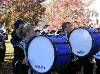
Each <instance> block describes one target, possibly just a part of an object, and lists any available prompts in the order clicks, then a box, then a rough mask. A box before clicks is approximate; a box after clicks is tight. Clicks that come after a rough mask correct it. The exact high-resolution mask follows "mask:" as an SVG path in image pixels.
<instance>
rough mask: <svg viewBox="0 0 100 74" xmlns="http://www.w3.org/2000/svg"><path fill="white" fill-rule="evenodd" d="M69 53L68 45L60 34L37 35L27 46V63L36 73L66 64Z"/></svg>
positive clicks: (68, 59)
mask: <svg viewBox="0 0 100 74" xmlns="http://www.w3.org/2000/svg"><path fill="white" fill-rule="evenodd" d="M70 54H71V49H70V46H69V44H68V43H67V41H66V40H65V39H64V38H63V37H61V36H37V37H35V38H34V39H32V41H31V42H30V45H29V47H28V59H29V63H30V65H31V66H32V68H33V70H35V71H36V72H38V73H46V72H48V71H49V70H51V69H52V68H54V67H59V68H60V67H61V66H64V65H66V64H68V63H69V61H70Z"/></svg>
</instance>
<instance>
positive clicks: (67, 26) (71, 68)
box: [59, 22, 78, 74]
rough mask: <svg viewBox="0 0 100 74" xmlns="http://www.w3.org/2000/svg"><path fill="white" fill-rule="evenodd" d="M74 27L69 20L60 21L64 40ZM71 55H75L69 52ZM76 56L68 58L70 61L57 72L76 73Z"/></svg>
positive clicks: (60, 73)
mask: <svg viewBox="0 0 100 74" xmlns="http://www.w3.org/2000/svg"><path fill="white" fill-rule="evenodd" d="M73 29H74V27H73V25H72V24H71V23H70V22H64V23H62V30H63V33H62V35H63V37H65V39H66V40H68V35H69V33H70V32H71V31H72V30H73ZM71 57H72V58H73V57H75V56H74V55H73V54H71ZM76 61H77V57H75V58H74V60H70V63H69V64H68V65H67V66H66V67H65V68H63V69H62V70H61V71H60V72H59V74H77V71H78V64H77V62H76Z"/></svg>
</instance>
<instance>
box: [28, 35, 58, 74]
mask: <svg viewBox="0 0 100 74" xmlns="http://www.w3.org/2000/svg"><path fill="white" fill-rule="evenodd" d="M47 36H48V35H47ZM47 36H43V35H39V36H36V37H45V38H47V39H48V40H49V41H50V42H51V44H52V46H53V48H54V57H55V58H54V61H53V64H52V66H51V68H50V69H49V70H48V71H47V72H49V71H50V70H51V69H52V68H53V66H55V64H56V58H57V56H56V53H57V51H56V47H55V46H54V44H53V42H52V40H50V39H49V38H48V37H47ZM36 37H33V38H32V39H31V41H30V42H29V45H30V43H31V42H32V40H33V39H35V38H36ZM29 45H28V49H29ZM29 64H30V62H29ZM30 66H31V64H30ZM31 68H32V70H33V71H34V72H36V73H41V72H37V71H36V70H35V69H33V67H32V66H31ZM47 72H43V73H47ZM43 73H41V74H43Z"/></svg>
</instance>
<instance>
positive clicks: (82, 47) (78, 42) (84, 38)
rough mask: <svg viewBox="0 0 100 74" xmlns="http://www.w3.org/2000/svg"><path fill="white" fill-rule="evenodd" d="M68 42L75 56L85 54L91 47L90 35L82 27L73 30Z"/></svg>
mask: <svg viewBox="0 0 100 74" xmlns="http://www.w3.org/2000/svg"><path fill="white" fill-rule="evenodd" d="M69 42H70V44H71V47H72V52H73V53H74V54H75V55H77V56H85V55H87V54H88V53H89V52H90V50H91V48H92V37H91V35H90V33H89V32H88V31H87V30H86V29H83V28H78V29H76V30H74V31H73V32H72V33H71V35H70V37H69Z"/></svg>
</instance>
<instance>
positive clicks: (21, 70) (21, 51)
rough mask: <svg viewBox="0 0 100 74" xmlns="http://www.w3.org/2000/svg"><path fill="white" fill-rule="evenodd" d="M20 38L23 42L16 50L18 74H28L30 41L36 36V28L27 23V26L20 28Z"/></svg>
mask: <svg viewBox="0 0 100 74" xmlns="http://www.w3.org/2000/svg"><path fill="white" fill-rule="evenodd" d="M18 34H19V36H21V37H22V40H21V41H20V42H18V43H17V44H16V46H15V48H16V57H15V58H16V61H15V63H14V66H15V71H16V74H28V58H27V55H28V54H27V52H28V49H27V47H28V45H29V42H30V40H31V39H32V38H33V37H34V36H35V31H34V27H33V26H32V25H31V24H27V23H25V25H23V26H20V27H19V31H18Z"/></svg>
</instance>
